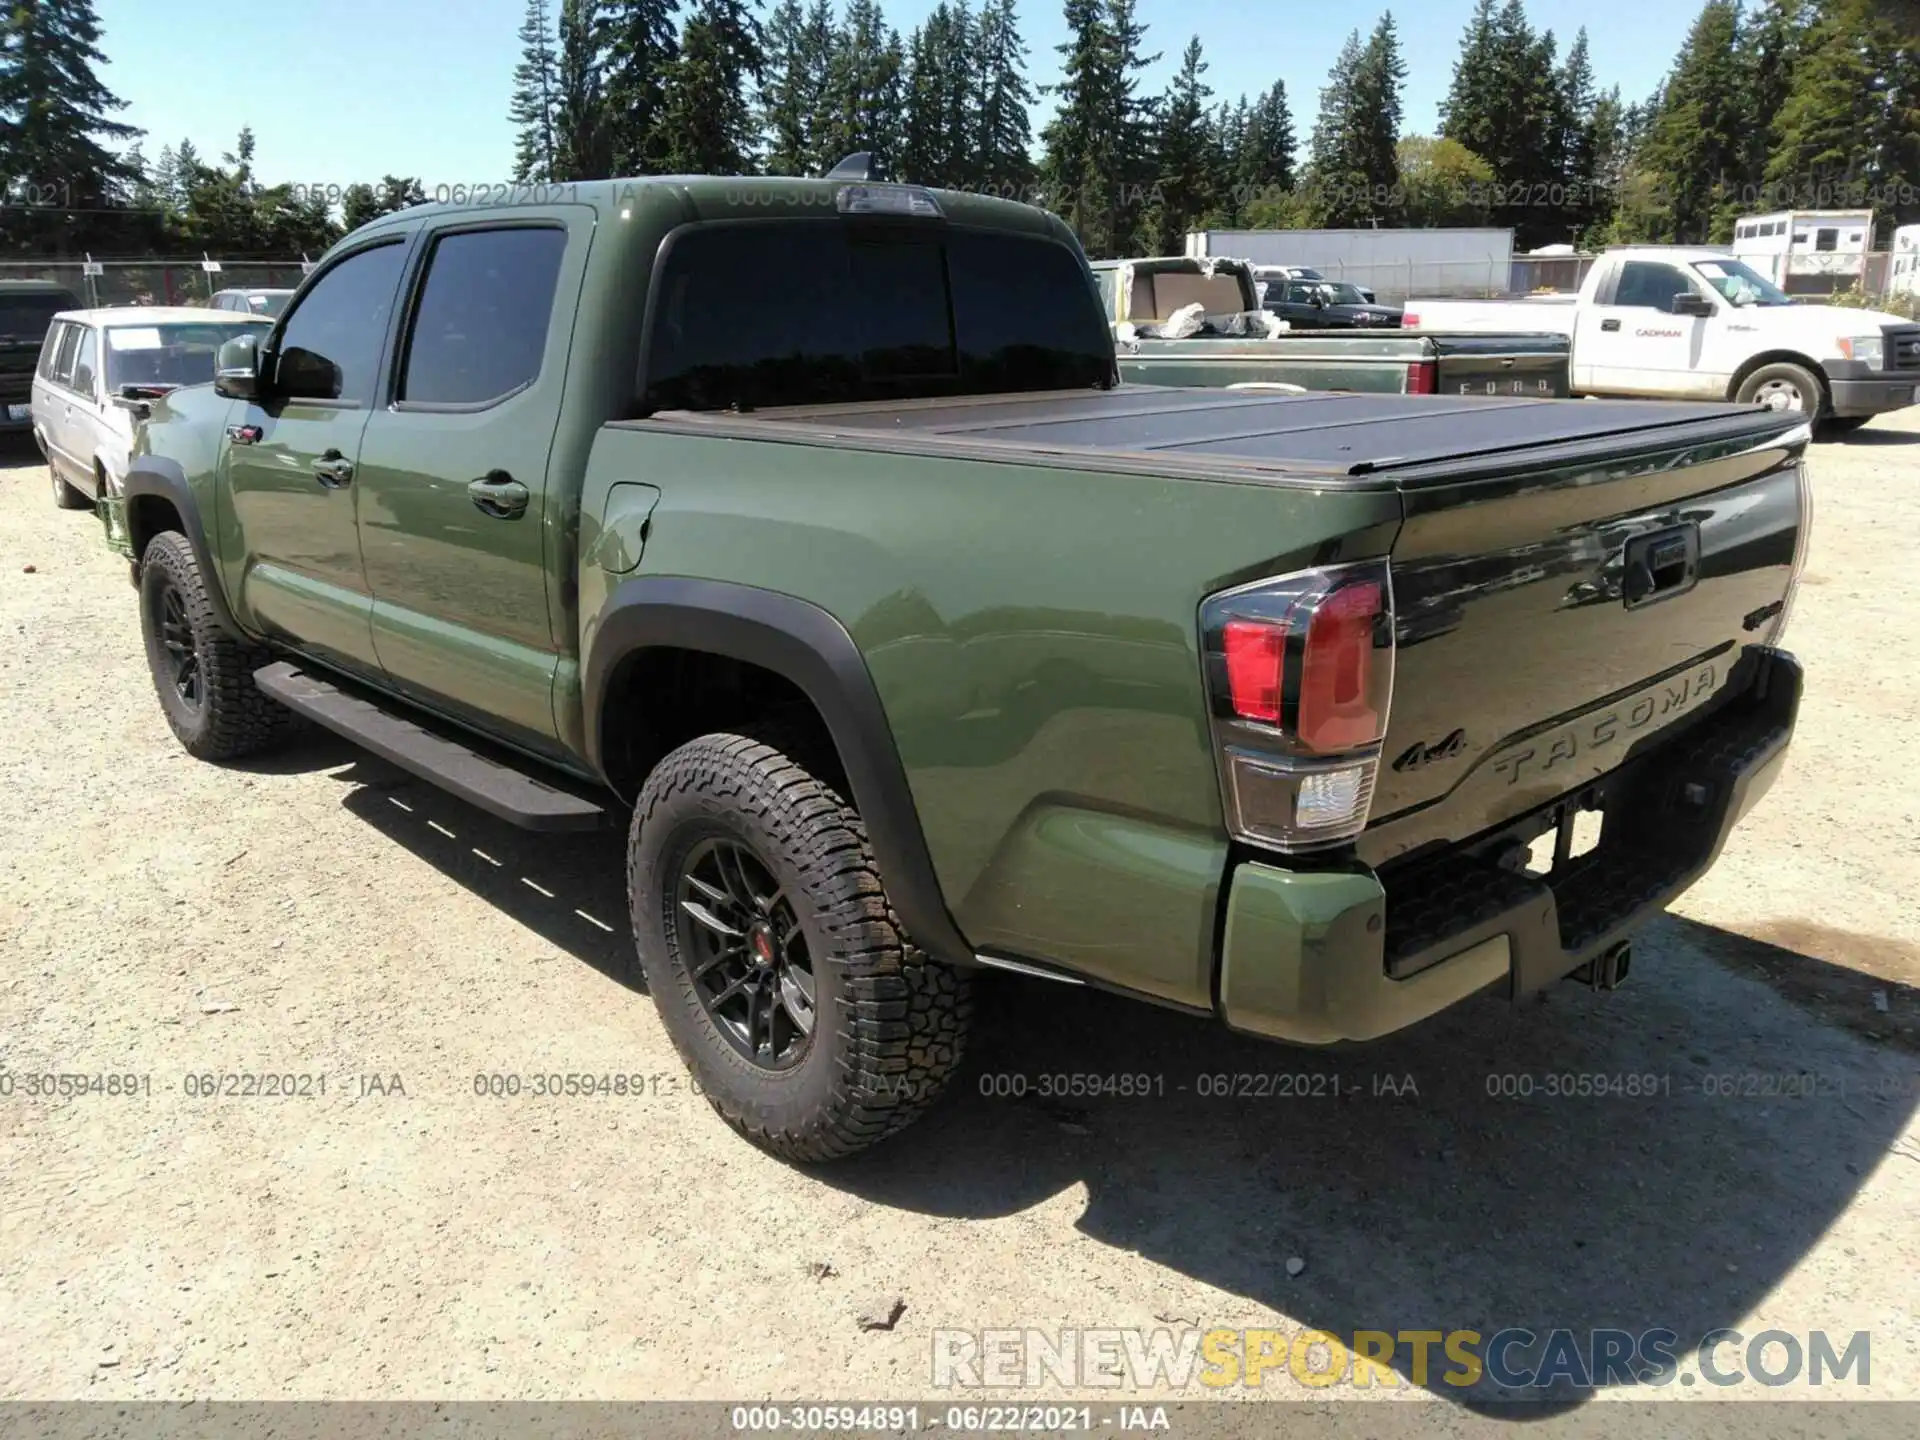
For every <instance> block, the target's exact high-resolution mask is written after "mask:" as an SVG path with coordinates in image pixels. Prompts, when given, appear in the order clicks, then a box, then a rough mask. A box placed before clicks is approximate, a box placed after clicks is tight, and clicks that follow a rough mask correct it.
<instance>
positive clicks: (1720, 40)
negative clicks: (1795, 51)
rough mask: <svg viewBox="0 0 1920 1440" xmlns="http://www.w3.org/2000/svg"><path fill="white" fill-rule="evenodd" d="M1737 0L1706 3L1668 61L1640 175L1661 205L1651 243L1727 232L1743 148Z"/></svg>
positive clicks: (1705, 237)
mask: <svg viewBox="0 0 1920 1440" xmlns="http://www.w3.org/2000/svg"><path fill="white" fill-rule="evenodd" d="M1739 20H1740V7H1739V3H1738V0H1707V4H1706V5H1705V7H1704V8H1703V9H1702V10H1701V11H1700V14H1699V17H1698V18H1697V19H1696V20H1695V21H1694V22H1693V28H1692V29H1691V30H1690V31H1689V32H1688V34H1687V39H1686V42H1685V44H1684V45H1683V46H1682V47H1681V50H1680V54H1679V57H1678V58H1677V59H1676V60H1675V61H1674V65H1673V69H1672V70H1671V71H1670V72H1669V74H1668V76H1667V80H1666V84H1665V87H1664V93H1663V96H1662V99H1661V102H1660V107H1659V109H1658V111H1657V112H1656V113H1655V114H1654V116H1653V119H1652V121H1651V123H1650V124H1649V125H1648V128H1647V135H1646V140H1645V142H1644V143H1643V144H1642V145H1641V147H1640V151H1639V155H1638V168H1639V169H1640V170H1641V171H1642V172H1644V174H1645V175H1646V177H1647V178H1648V179H1649V181H1651V183H1652V184H1653V185H1654V186H1655V187H1656V189H1657V191H1658V192H1659V193H1660V196H1661V199H1662V201H1663V202H1664V203H1660V204H1659V205H1658V209H1657V210H1656V212H1655V214H1654V216H1653V217H1652V219H1653V226H1654V234H1653V236H1652V237H1650V238H1653V239H1657V240H1663V241H1677V242H1682V243H1685V242H1700V241H1705V240H1711V239H1713V238H1714V237H1715V231H1716V229H1720V230H1724V231H1727V232H1730V231H1731V228H1732V218H1731V215H1730V214H1729V213H1727V212H1726V210H1725V208H1724V206H1723V200H1724V198H1725V196H1726V195H1727V194H1728V193H1729V187H1730V186H1731V185H1732V184H1734V183H1735V181H1736V179H1737V177H1738V175H1739V173H1740V167H1741V161H1742V157H1743V153H1744V148H1745V145H1746V135H1745V131H1744V129H1743V125H1744V123H1745V119H1746V112H1745V104H1744V92H1743V87H1742V86H1741V83H1740V81H1741V66H1740V57H1739V54H1738V51H1737V48H1736V45H1737V41H1738V38H1739Z"/></svg>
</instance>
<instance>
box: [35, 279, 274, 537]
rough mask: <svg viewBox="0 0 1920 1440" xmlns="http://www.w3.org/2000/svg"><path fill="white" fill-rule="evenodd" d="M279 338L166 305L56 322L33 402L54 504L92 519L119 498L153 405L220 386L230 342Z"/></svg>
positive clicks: (261, 321) (244, 319)
mask: <svg viewBox="0 0 1920 1440" xmlns="http://www.w3.org/2000/svg"><path fill="white" fill-rule="evenodd" d="M272 328H273V322H272V321H271V320H269V319H266V318H265V317H264V316H261V317H254V316H247V315H227V314H219V315H209V314H208V313H207V312H206V311H205V310H200V309H186V308H183V307H172V306H157V305H146V306H129V307H126V308H122V309H113V310H63V311H61V312H60V313H59V314H58V315H55V316H54V317H53V323H52V325H50V326H49V327H48V328H47V338H46V343H45V344H43V345H42V346H41V348H40V365H39V368H38V369H37V370H36V371H35V372H34V377H33V401H32V405H33V438H34V443H35V444H37V445H38V446H39V447H40V453H41V454H42V455H44V456H46V457H47V471H48V473H49V474H50V475H51V476H52V479H53V500H54V503H55V504H56V505H58V506H60V508H61V509H63V510H91V509H93V508H94V506H95V503H96V502H97V501H98V500H99V498H100V497H101V496H102V495H110V494H117V493H118V491H119V486H120V482H121V480H122V479H123V478H124V477H125V475H126V472H127V460H128V458H129V456H130V455H131V453H132V450H133V427H134V423H135V421H136V419H137V417H138V414H139V412H140V411H141V410H142V409H143V408H144V406H145V404H146V402H147V401H149V400H151V399H154V398H155V397H157V396H160V395H164V394H166V392H167V391H169V390H174V389H178V388H179V387H180V386H182V385H205V384H210V383H212V380H213V357H214V354H215V352H216V351H218V350H219V348H220V346H221V344H222V343H223V342H224V341H227V340H231V339H232V338H233V337H234V336H236V335H241V334H245V333H247V332H248V331H258V332H260V333H261V334H265V333H266V332H267V331H268V330H270V329H272Z"/></svg>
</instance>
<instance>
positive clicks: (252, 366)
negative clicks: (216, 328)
mask: <svg viewBox="0 0 1920 1440" xmlns="http://www.w3.org/2000/svg"><path fill="white" fill-rule="evenodd" d="M213 388H214V391H215V393H217V394H220V395H224V396H226V397H227V398H228V399H229V400H257V399H259V398H260V388H261V387H260V338H259V336H257V335H236V336H234V337H233V339H231V340H228V341H226V342H225V343H224V344H222V345H221V347H220V351H219V354H217V355H216V356H215V357H214V361H213Z"/></svg>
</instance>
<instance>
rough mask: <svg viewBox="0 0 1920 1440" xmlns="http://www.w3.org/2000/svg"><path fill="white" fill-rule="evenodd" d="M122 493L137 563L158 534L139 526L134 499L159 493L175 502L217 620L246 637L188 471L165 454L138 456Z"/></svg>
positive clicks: (128, 539)
mask: <svg viewBox="0 0 1920 1440" xmlns="http://www.w3.org/2000/svg"><path fill="white" fill-rule="evenodd" d="M120 494H121V497H122V498H123V500H124V501H125V503H126V514H127V541H128V543H129V544H130V545H131V546H132V547H133V554H134V563H135V564H138V563H139V558H140V556H141V555H142V553H143V552H144V551H145V550H146V548H147V541H149V540H151V539H152V538H153V536H154V534H155V533H156V531H155V530H153V529H144V530H143V529H141V528H140V527H138V526H136V525H135V523H134V522H135V516H136V514H137V512H138V509H139V507H138V506H136V505H135V504H134V501H135V500H136V499H137V498H138V497H140V496H143V495H152V496H156V497H158V498H160V499H162V500H165V501H166V502H167V503H168V504H169V505H171V506H172V507H173V510H174V513H175V514H176V515H178V516H179V517H180V530H181V533H182V534H184V535H185V536H186V537H187V544H188V546H189V547H190V548H191V549H192V550H193V558H194V563H196V564H197V565H199V567H200V575H201V579H202V580H203V582H204V583H205V586H206V592H207V600H208V602H209V603H210V604H211V605H212V606H213V617H214V620H215V621H216V622H217V623H218V624H219V626H220V628H221V629H222V630H225V631H226V632H227V633H228V634H229V635H232V636H233V637H234V638H235V639H240V640H244V639H246V638H247V634H246V631H244V630H243V629H241V628H240V624H239V622H238V621H236V620H235V619H234V618H233V611H232V609H231V608H230V607H229V606H228V604H227V592H226V591H225V589H223V588H222V586H221V584H220V572H219V570H217V569H216V568H215V567H214V563H213V553H212V551H211V550H209V549H208V548H207V535H206V526H205V523H204V522H203V521H202V519H201V517H200V503H199V501H198V500H196V499H195V498H194V494H193V487H192V486H191V485H189V484H188V483H187V476H186V472H185V471H184V470H182V469H181V468H180V466H179V465H178V464H177V463H175V462H174V461H172V460H169V459H166V458H165V457H164V456H159V455H136V456H134V457H133V459H132V460H131V461H130V462H129V463H128V465H127V478H126V480H125V482H124V483H123V484H122V485H121V487H120Z"/></svg>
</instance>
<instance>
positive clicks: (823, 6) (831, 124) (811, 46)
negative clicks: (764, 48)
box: [801, 0, 844, 175]
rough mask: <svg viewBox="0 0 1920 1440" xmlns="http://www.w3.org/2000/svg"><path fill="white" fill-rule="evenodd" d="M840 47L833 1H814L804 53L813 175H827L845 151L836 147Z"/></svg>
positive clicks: (808, 18)
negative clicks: (836, 62) (836, 78)
mask: <svg viewBox="0 0 1920 1440" xmlns="http://www.w3.org/2000/svg"><path fill="white" fill-rule="evenodd" d="M839 46H840V31H839V28H838V26H837V25H836V24H835V22H834V18H833V4H832V0H813V3H812V4H811V5H810V6H809V7H808V9H807V28H806V33H805V40H804V44H803V46H802V49H801V53H802V54H803V55H804V56H805V57H806V59H805V64H804V65H803V66H802V69H803V70H804V72H805V74H806V76H807V80H808V88H807V155H808V160H809V170H808V173H810V174H818V175H824V174H825V173H826V172H827V171H828V170H830V169H832V168H833V166H834V165H836V164H837V163H838V162H839V160H840V158H841V155H842V154H843V153H844V152H842V151H838V150H835V149H834V148H833V146H834V141H835V139H836V138H837V137H838V135H839V122H838V120H837V118H836V117H837V115H838V114H839V112H838V111H837V110H836V109H835V108H834V94H833V67H834V57H835V55H836V54H837V53H838V50H839Z"/></svg>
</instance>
